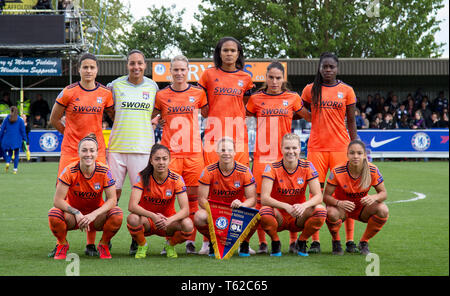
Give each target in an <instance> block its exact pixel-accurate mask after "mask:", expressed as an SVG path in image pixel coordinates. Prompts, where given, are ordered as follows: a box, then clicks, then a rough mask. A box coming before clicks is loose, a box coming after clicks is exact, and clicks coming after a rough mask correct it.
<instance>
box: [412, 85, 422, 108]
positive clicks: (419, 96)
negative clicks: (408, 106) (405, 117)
mask: <svg viewBox="0 0 450 296" xmlns="http://www.w3.org/2000/svg"><path fill="white" fill-rule="evenodd" d="M422 99H423V94H422V89H421V88H418V89H417V90H416V93H415V94H414V105H415V107H416V108H420V102H422Z"/></svg>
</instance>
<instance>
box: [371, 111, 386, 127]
mask: <svg viewBox="0 0 450 296" xmlns="http://www.w3.org/2000/svg"><path fill="white" fill-rule="evenodd" d="M382 121H383V114H381V113H377V114H375V117H374V119H373V120H372V122H371V123H370V128H373V129H380V124H381V122H382Z"/></svg>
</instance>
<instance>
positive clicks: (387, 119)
mask: <svg viewBox="0 0 450 296" xmlns="http://www.w3.org/2000/svg"><path fill="white" fill-rule="evenodd" d="M396 128H397V124H396V123H395V122H394V117H393V116H392V114H391V113H386V115H385V116H384V120H383V121H382V122H381V123H380V129H383V130H386V129H396Z"/></svg>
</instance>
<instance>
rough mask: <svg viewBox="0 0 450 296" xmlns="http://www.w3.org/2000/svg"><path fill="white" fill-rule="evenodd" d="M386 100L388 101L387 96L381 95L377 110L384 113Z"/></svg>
mask: <svg viewBox="0 0 450 296" xmlns="http://www.w3.org/2000/svg"><path fill="white" fill-rule="evenodd" d="M385 102H386V100H385V98H384V97H380V100H379V101H378V102H377V106H376V108H375V112H377V113H383V111H384V105H385Z"/></svg>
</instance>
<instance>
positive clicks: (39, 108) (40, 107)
mask: <svg viewBox="0 0 450 296" xmlns="http://www.w3.org/2000/svg"><path fill="white" fill-rule="evenodd" d="M36 114H40V115H41V116H42V118H43V119H44V122H45V124H44V125H45V126H46V125H47V116H48V114H50V108H49V107H48V103H47V101H46V100H44V98H43V97H42V95H41V94H38V95H36V101H34V102H33V103H32V104H31V116H32V117H34V115H36Z"/></svg>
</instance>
